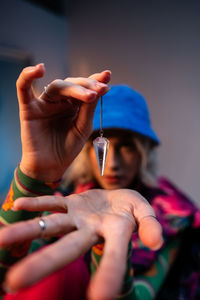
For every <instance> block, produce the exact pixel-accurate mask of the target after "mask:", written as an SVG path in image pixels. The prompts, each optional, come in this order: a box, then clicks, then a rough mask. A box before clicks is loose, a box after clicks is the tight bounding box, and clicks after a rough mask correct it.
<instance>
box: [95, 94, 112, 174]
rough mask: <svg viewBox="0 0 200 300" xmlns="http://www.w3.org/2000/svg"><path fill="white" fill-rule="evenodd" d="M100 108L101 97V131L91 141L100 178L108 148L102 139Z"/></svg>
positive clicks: (107, 141) (105, 140) (106, 141)
mask: <svg viewBox="0 0 200 300" xmlns="http://www.w3.org/2000/svg"><path fill="white" fill-rule="evenodd" d="M102 106H103V98H102V96H101V129H100V132H99V133H100V136H99V137H97V138H96V139H95V140H94V141H93V145H94V149H95V153H96V158H97V162H98V167H99V172H100V174H101V176H103V173H104V167H105V161H106V156H107V152H108V148H109V140H108V139H106V138H105V137H103V124H102V123H103V112H102Z"/></svg>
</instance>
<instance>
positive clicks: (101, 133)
mask: <svg viewBox="0 0 200 300" xmlns="http://www.w3.org/2000/svg"><path fill="white" fill-rule="evenodd" d="M99 133H100V137H102V136H103V96H101V127H100V131H99Z"/></svg>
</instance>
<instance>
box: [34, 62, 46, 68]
mask: <svg viewBox="0 0 200 300" xmlns="http://www.w3.org/2000/svg"><path fill="white" fill-rule="evenodd" d="M41 66H42V67H44V63H39V64H37V65H36V66H35V67H36V68H40V67H41Z"/></svg>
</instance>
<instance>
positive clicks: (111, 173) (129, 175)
mask: <svg viewBox="0 0 200 300" xmlns="http://www.w3.org/2000/svg"><path fill="white" fill-rule="evenodd" d="M105 136H106V138H108V140H109V141H110V145H109V150H108V153H107V159H106V163H105V169H104V175H103V176H101V175H100V173H99V168H98V163H97V159H96V155H95V150H94V147H93V146H91V148H90V152H89V156H90V160H91V166H92V171H93V175H94V177H95V179H96V180H97V182H98V183H99V185H100V186H101V187H102V188H104V189H106V190H112V189H121V188H127V187H128V186H129V185H130V184H131V182H132V181H133V180H134V178H135V177H136V175H137V174H138V170H139V166H140V155H139V153H138V151H137V149H136V146H135V144H134V141H133V135H132V134H130V133H128V132H126V131H118V130H117V131H113V132H112V133H109V135H108V134H105Z"/></svg>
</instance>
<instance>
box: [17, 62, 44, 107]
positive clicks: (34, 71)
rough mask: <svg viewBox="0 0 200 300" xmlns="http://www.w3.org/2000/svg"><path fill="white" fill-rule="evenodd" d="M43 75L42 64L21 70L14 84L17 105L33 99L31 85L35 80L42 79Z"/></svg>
mask: <svg viewBox="0 0 200 300" xmlns="http://www.w3.org/2000/svg"><path fill="white" fill-rule="evenodd" d="M44 73H45V67H44V64H38V65H36V66H33V67H27V68H25V69H23V71H22V72H21V74H20V75H19V78H18V79H17V82H16V86H17V96H18V99H19V103H28V102H29V101H30V100H31V99H32V98H33V97H34V93H33V90H32V83H33V81H34V80H35V79H37V78H40V77H43V75H44Z"/></svg>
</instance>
